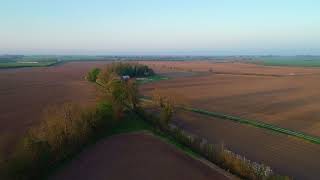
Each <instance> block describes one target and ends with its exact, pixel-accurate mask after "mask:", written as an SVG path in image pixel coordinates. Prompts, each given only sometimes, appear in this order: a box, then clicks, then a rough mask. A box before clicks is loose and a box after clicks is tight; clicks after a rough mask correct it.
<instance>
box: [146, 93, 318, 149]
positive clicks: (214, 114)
mask: <svg viewBox="0 0 320 180" xmlns="http://www.w3.org/2000/svg"><path fill="white" fill-rule="evenodd" d="M140 99H141V100H142V101H145V102H152V100H151V99H150V98H148V97H143V98H140ZM179 108H181V109H183V110H186V111H190V112H195V113H198V114H203V115H207V116H211V117H216V118H221V119H226V120H231V121H234V122H238V123H241V124H247V125H251V126H254V127H258V128H263V129H267V130H270V131H273V132H277V133H281V134H286V135H289V136H293V137H297V138H300V139H303V140H306V141H309V142H311V143H314V144H320V138H319V137H315V136H311V135H307V134H305V133H302V132H298V131H294V130H290V129H286V128H281V127H278V126H275V125H271V124H268V123H264V122H261V121H256V120H250V119H245V118H241V117H236V116H231V115H228V114H224V113H218V112H210V111H206V110H202V109H197V108H191V107H183V106H179Z"/></svg>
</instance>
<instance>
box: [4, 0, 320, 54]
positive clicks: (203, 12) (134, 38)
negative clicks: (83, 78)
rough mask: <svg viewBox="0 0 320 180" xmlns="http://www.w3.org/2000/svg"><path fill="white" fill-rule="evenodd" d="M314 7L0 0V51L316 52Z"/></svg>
mask: <svg viewBox="0 0 320 180" xmlns="http://www.w3.org/2000/svg"><path fill="white" fill-rule="evenodd" d="M319 7H320V2H315V1H311V0H305V1H299V0H291V1H289V0H284V1H281V2H279V1H276V0H268V1H267V0H263V1H259V2H257V1H254V0H244V1H241V2H239V1H235V0H224V1H210V0H203V1H182V0H175V1H168V0H162V1H160V0H154V1H150V0H149V1H148V0H137V1H129V0H121V1H114V0H110V1H102V0H92V1H79V0H78V1H76V0H69V1H63V0H57V1H40V0H29V1H18V0H4V1H2V2H1V6H0V20H1V22H2V27H1V31H0V39H1V41H0V54H24V55H32V54H39V55H46V54H51V55H190V56H192V55H194V56H197V55H203V56H228V55H253V56H254V55H282V56H294V55H320V11H318V8H319Z"/></svg>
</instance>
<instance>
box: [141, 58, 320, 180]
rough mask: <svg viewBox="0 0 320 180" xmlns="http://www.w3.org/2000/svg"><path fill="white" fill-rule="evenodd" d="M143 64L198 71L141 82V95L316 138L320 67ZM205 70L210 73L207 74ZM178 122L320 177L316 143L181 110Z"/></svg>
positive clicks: (285, 169)
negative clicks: (162, 97) (158, 93)
mask: <svg viewBox="0 0 320 180" xmlns="http://www.w3.org/2000/svg"><path fill="white" fill-rule="evenodd" d="M147 63H148V64H151V65H153V67H155V68H156V70H157V72H159V73H164V74H173V73H172V72H181V71H188V72H190V69H192V72H202V74H201V75H198V76H184V77H181V76H176V77H175V78H172V79H170V80H167V81H159V82H155V83H150V84H145V85H144V86H143V87H141V90H142V92H143V94H145V95H150V94H151V92H152V91H153V90H154V89H157V90H160V91H162V92H163V93H165V94H174V96H175V97H178V96H179V98H177V99H184V101H183V102H186V103H187V104H188V106H192V107H196V108H201V109H206V110H209V111H216V112H223V113H227V114H231V115H236V116H240V117H245V118H249V119H253V120H260V121H264V122H268V123H272V124H276V125H279V126H281V127H285V128H290V129H293V130H299V131H303V132H306V133H308V134H312V135H315V136H320V113H319V112H320V83H319V80H320V74H319V72H320V68H290V67H266V66H259V65H253V64H241V63H211V62H205V61H201V62H147ZM209 68H212V70H213V73H211V72H208V69H209ZM188 69H189V70H188ZM204 72H205V73H204ZM214 72H218V73H214ZM176 122H177V123H178V124H180V125H182V126H184V127H185V128H186V129H188V130H190V131H192V132H194V133H196V134H198V135H200V136H203V137H205V138H208V140H209V141H210V142H213V143H220V142H223V143H224V144H225V145H226V146H227V147H229V148H230V149H231V150H232V151H235V152H237V153H239V154H241V155H245V156H246V157H247V158H248V159H250V160H254V161H257V162H263V163H265V164H267V165H269V166H271V167H272V168H274V169H275V170H277V171H278V172H281V173H283V174H285V175H291V176H293V177H295V179H318V178H319V176H320V174H319V173H320V172H319V168H318V166H319V159H320V156H319V152H320V145H317V144H311V143H308V142H305V141H302V140H300V139H296V138H292V137H288V136H286V135H282V134H275V133H271V132H270V131H266V130H262V129H258V128H255V127H249V126H246V125H242V124H238V123H235V122H231V121H227V120H221V119H217V118H210V117H207V116H203V115H197V114H194V113H189V112H179V113H178V115H177V117H176Z"/></svg>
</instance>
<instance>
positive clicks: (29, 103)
mask: <svg viewBox="0 0 320 180" xmlns="http://www.w3.org/2000/svg"><path fill="white" fill-rule="evenodd" d="M105 63H107V62H81V63H80V62H73V63H67V64H62V65H58V66H52V67H46V68H22V69H2V70H0V144H2V146H4V148H7V147H12V146H13V144H14V143H15V141H16V139H17V138H18V137H19V136H21V135H22V134H24V133H25V132H26V130H27V129H28V128H29V127H31V126H33V125H35V124H37V123H38V122H39V121H40V119H41V116H42V112H43V109H44V108H46V107H47V106H51V105H61V104H63V103H66V102H74V103H79V104H81V105H89V104H92V103H93V102H95V99H96V97H95V94H96V93H95V88H94V86H93V85H92V84H90V83H88V82H86V80H85V79H84V76H85V74H86V73H87V71H89V69H91V68H92V67H96V66H101V65H102V64H105ZM1 141H2V142H1Z"/></svg>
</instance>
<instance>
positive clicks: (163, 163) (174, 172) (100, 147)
mask: <svg viewBox="0 0 320 180" xmlns="http://www.w3.org/2000/svg"><path fill="white" fill-rule="evenodd" d="M52 179H57V180H58V179H59V180H64V179H65V180H69V179H78V180H82V179H83V180H85V179H95V180H100V179H101V180H102V179H109V180H112V179H117V180H120V179H130V180H135V179H136V180H143V179H148V180H149V179H152V180H158V179H159V180H160V179H161V180H163V179H184V180H188V179H190V180H191V179H192V180H193V179H197V180H205V179H208V180H209V179H215V180H226V179H230V178H227V177H226V176H224V175H223V174H221V173H220V172H217V171H216V170H213V169H212V168H210V167H208V166H207V165H204V164H203V163H202V162H200V161H197V160H195V159H193V158H191V157H189V156H187V155H185V154H183V153H182V152H180V151H179V150H177V149H176V148H175V147H173V146H172V145H168V144H166V143H164V142H163V141H161V140H159V139H158V138H156V137H154V136H151V135H147V134H125V135H117V136H114V137H112V138H110V139H106V140H103V141H101V142H100V143H98V144H97V145H95V146H94V147H92V148H89V149H88V150H86V151H84V152H83V153H81V154H80V155H79V156H78V158H77V159H75V160H73V161H72V162H71V163H70V164H68V165H66V167H64V168H63V169H61V171H58V173H57V174H56V175H54V177H53V178H52Z"/></svg>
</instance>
